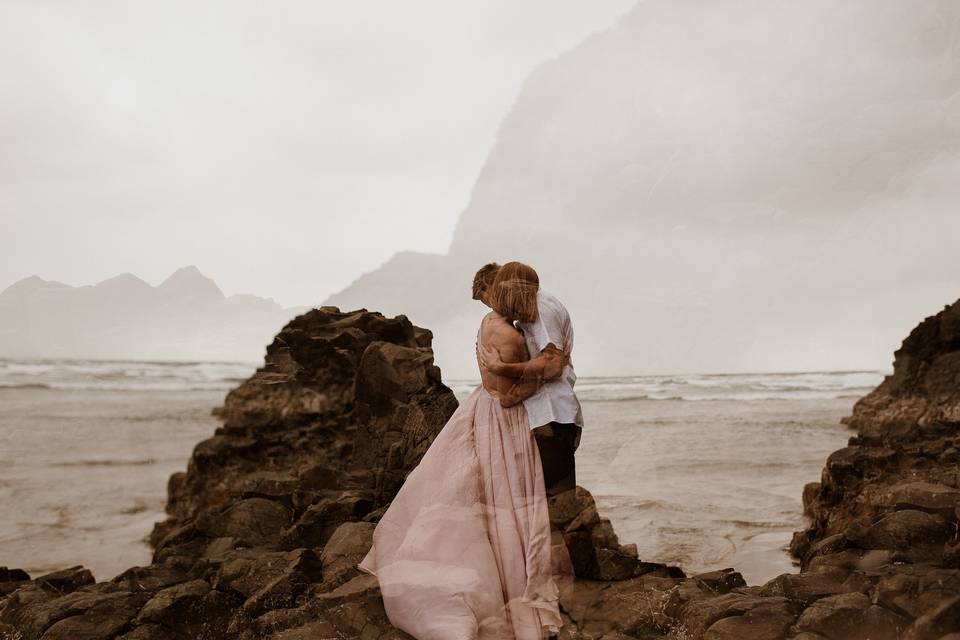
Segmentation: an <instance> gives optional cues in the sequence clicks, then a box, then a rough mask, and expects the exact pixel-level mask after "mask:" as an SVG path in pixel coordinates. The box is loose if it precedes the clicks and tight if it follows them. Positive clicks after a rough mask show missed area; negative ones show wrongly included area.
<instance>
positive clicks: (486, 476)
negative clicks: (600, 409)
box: [359, 262, 583, 640]
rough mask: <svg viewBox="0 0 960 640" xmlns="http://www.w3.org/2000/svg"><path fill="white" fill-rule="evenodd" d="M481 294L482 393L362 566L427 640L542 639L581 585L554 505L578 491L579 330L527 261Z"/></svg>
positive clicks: (406, 494) (482, 277)
mask: <svg viewBox="0 0 960 640" xmlns="http://www.w3.org/2000/svg"><path fill="white" fill-rule="evenodd" d="M473 298H474V299H475V300H479V301H481V302H483V303H484V304H485V305H487V306H488V307H490V309H491V311H490V313H488V314H487V315H486V316H485V317H484V318H483V320H482V322H481V324H480V329H479V331H478V333H477V345H476V351H477V362H478V365H479V367H480V376H481V384H480V386H478V387H477V388H476V389H475V390H474V391H473V392H472V393H471V394H470V397H468V398H467V399H466V400H465V401H464V402H463V403H462V404H461V405H460V406H459V408H458V409H457V410H456V412H454V414H453V415H452V416H451V417H450V420H449V421H448V422H447V424H446V425H444V427H443V429H442V430H441V431H440V433H439V434H438V435H437V437H436V439H434V441H433V443H432V444H431V445H430V448H429V449H428V450H427V452H426V453H425V454H424V456H423V459H422V460H421V461H420V464H419V465H417V467H416V468H415V469H414V470H413V471H412V472H411V473H410V474H409V476H408V477H407V479H406V481H405V483H404V485H403V487H401V489H400V491H399V492H398V493H397V495H396V497H395V498H394V500H393V502H392V503H391V504H390V507H389V508H388V509H387V511H386V512H385V513H384V514H383V517H382V518H381V519H380V522H379V523H378V524H377V527H376V529H375V531H374V534H373V547H372V548H371V549H370V552H369V553H368V554H367V556H366V557H365V558H364V559H363V561H362V562H361V563H360V565H359V568H360V569H362V570H364V571H366V572H368V573H372V574H374V575H376V576H377V579H378V581H379V583H380V589H381V592H382V594H383V604H384V608H385V609H386V612H387V616H388V617H389V618H390V621H391V622H392V623H393V624H394V626H396V627H398V628H399V629H402V630H404V631H406V632H407V633H409V634H410V635H412V636H414V637H415V638H417V639H418V640H474V639H476V640H486V639H491V640H493V639H496V640H501V639H516V640H527V639H539V638H544V637H547V636H550V635H553V634H556V633H557V632H558V631H559V628H560V626H561V624H562V621H561V618H560V611H559V606H558V600H559V594H560V589H561V588H562V587H563V586H564V585H566V584H569V581H570V580H572V578H573V570H572V566H571V564H570V557H569V555H568V554H567V550H566V547H565V546H564V543H563V538H562V536H560V535H559V532H553V533H551V530H550V518H549V514H548V512H547V496H548V495H555V494H557V493H560V492H562V491H566V490H570V489H573V488H574V486H575V485H576V480H575V473H574V451H575V450H576V448H577V445H578V444H579V441H580V430H581V427H582V426H583V417H582V415H581V411H580V403H579V402H578V400H577V397H576V395H575V393H574V391H573V385H574V382H575V381H576V375H575V374H574V372H573V366H572V365H571V363H570V353H571V351H572V348H573V325H572V323H571V321H570V315H569V314H568V313H567V310H566V308H565V307H564V306H563V305H562V304H561V303H560V301H559V300H557V299H556V298H555V297H553V296H551V295H550V294H548V293H547V292H545V291H543V290H541V289H540V281H539V278H538V276H537V272H536V271H534V270H533V268H532V267H529V266H527V265H525V264H522V263H519V262H508V263H507V264H504V265H503V266H500V265H497V264H493V263H491V264H488V265H486V266H484V267H483V268H481V269H480V270H479V271H478V272H477V274H476V276H475V278H474V281H473Z"/></svg>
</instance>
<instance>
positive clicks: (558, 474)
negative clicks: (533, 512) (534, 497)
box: [533, 422, 582, 496]
mask: <svg viewBox="0 0 960 640" xmlns="http://www.w3.org/2000/svg"><path fill="white" fill-rule="evenodd" d="M581 431H582V429H581V428H580V427H579V426H578V425H575V424H562V423H559V422H551V423H550V424H545V425H543V426H542V427H537V428H536V429H534V430H533V436H534V438H535V439H536V441H537V448H538V449H539V450H540V463H541V464H542V465H543V484H544V486H545V487H546V490H547V495H548V496H554V495H557V494H558V493H563V492H564V491H568V490H570V489H573V488H574V487H576V486H577V468H576V462H575V459H574V452H575V451H576V450H577V447H578V446H580V432H581Z"/></svg>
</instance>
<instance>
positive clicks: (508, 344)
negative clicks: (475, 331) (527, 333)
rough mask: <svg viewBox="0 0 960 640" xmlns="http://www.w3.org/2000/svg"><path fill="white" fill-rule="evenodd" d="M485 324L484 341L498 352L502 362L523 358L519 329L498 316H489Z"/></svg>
mask: <svg viewBox="0 0 960 640" xmlns="http://www.w3.org/2000/svg"><path fill="white" fill-rule="evenodd" d="M485 325H486V326H485V331H484V337H485V339H486V341H487V342H488V344H489V345H490V346H492V347H495V348H496V349H497V350H498V351H499V352H500V355H501V357H502V358H503V359H504V362H510V361H517V360H522V359H524V356H525V351H524V349H525V343H524V341H523V335H522V334H521V333H520V332H519V331H517V330H516V329H515V328H514V327H512V326H511V325H510V324H509V323H507V322H506V321H504V320H502V319H499V318H491V319H490V320H487V321H486V322H485Z"/></svg>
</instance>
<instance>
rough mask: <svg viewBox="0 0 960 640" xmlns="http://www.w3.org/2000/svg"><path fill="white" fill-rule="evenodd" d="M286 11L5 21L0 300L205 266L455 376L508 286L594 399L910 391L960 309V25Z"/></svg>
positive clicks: (213, 8)
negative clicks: (515, 269)
mask: <svg viewBox="0 0 960 640" xmlns="http://www.w3.org/2000/svg"><path fill="white" fill-rule="evenodd" d="M283 7H284V8H283V10H279V11H274V12H272V13H269V14H266V13H265V12H264V11H263V10H261V9H259V8H258V7H257V5H255V4H252V3H249V4H248V3H240V4H229V5H228V4H213V5H211V4H204V8H203V9H199V10H198V9H197V8H196V7H194V6H193V5H187V4H180V3H173V4H164V5H159V4H153V5H150V4H137V3H123V4H120V3H117V4H104V3H100V4H94V5H92V6H90V5H87V6H85V7H83V8H80V7H74V6H73V5H67V4H65V3H64V4H45V5H42V6H39V5H36V4H35V3H17V2H13V3H7V4H6V5H5V6H4V8H3V9H2V11H3V12H4V13H5V14H6V15H5V16H3V18H5V19H3V20H0V30H4V33H0V54H3V55H2V58H0V72H2V74H3V77H4V78H5V79H7V80H8V81H7V82H4V83H2V85H0V87H2V88H0V92H2V94H3V95H2V97H3V101H2V103H0V105H2V106H0V109H3V110H4V118H3V120H2V125H0V126H3V128H4V132H3V133H4V139H5V140H6V141H9V144H5V145H4V147H3V148H2V149H0V160H2V163H3V164H2V166H3V173H2V174H0V213H2V224H3V230H2V231H3V233H2V234H0V243H2V246H0V249H2V250H0V280H6V281H10V282H12V281H14V280H16V279H18V278H20V277H24V276H27V275H31V274H34V273H37V274H40V275H42V276H43V277H45V278H49V279H56V280H62V281H65V282H68V283H70V284H87V283H92V282H96V281H98V280H99V279H104V278H106V277H109V276H112V275H115V274H117V273H120V272H124V271H131V272H134V273H136V274H138V275H140V276H141V277H143V278H144V279H145V280H147V281H148V282H159V281H160V280H162V279H163V277H165V276H166V275H167V274H168V273H170V272H172V271H173V270H174V269H175V268H177V267H180V266H183V265H185V264H196V265H198V266H199V267H200V268H201V270H202V271H203V273H204V274H206V275H208V276H210V277H212V278H213V279H214V280H216V281H217V283H218V284H219V285H220V286H221V288H222V289H223V290H224V291H225V292H226V293H228V294H230V293H246V292H249V293H256V294H259V295H263V296H270V297H274V298H275V299H276V300H277V301H278V302H279V303H281V304H282V305H286V306H289V305H295V304H319V303H320V302H321V301H324V300H326V301H328V302H330V303H333V304H337V305H340V306H341V307H344V308H358V307H366V308H369V309H377V310H381V311H383V312H385V313H389V314H396V313H405V314H407V315H408V316H409V317H410V318H411V319H412V320H413V321H414V322H416V323H418V324H420V325H422V326H426V327H429V328H431V329H432V330H434V332H435V335H436V345H437V349H436V350H437V357H438V361H439V363H440V364H441V366H442V367H443V368H444V371H445V374H447V375H454V376H468V375H472V374H473V371H474V364H473V363H472V362H471V358H472V345H473V333H474V331H475V329H476V326H477V322H478V320H479V317H480V316H481V315H482V314H483V312H484V309H483V308H482V307H481V306H480V305H479V304H477V303H476V302H473V301H471V300H470V299H469V298H470V297H469V284H470V278H471V277H472V274H473V271H474V270H475V269H476V268H478V267H479V266H480V265H481V264H483V263H484V262H487V261H490V260H499V261H505V260H510V259H519V260H523V261H526V262H529V263H531V264H532V265H533V266H534V267H536V268H537V269H538V270H539V271H540V274H541V280H542V282H543V285H544V287H545V288H547V289H549V290H551V291H552V292H554V293H556V294H557V295H559V296H560V297H561V299H562V300H564V302H565V303H566V304H567V306H568V308H569V309H570V311H571V314H572V316H573V319H574V323H575V326H576V331H577V346H576V349H575V353H576V355H575V362H576V363H577V368H578V371H580V372H581V373H586V374H593V375H601V374H614V373H617V374H623V373H661V372H689V371H713V372H727V371H729V372H732V371H783V370H824V369H859V368H869V369H880V368H885V367H887V366H888V365H889V362H890V360H891V353H892V351H893V349H894V348H896V346H897V345H898V344H899V341H900V340H901V339H902V338H903V337H904V336H905V335H906V333H907V332H908V331H909V329H910V328H911V327H912V326H914V325H915V324H916V322H917V321H918V320H919V319H920V318H922V317H923V316H925V315H929V314H932V313H934V312H936V311H937V310H938V309H939V308H941V307H942V305H944V304H946V303H948V302H951V301H953V300H955V299H956V298H957V297H958V296H960V276H958V274H960V252H957V251H956V250H955V246H956V240H957V239H958V238H960V216H958V215H957V213H956V209H955V203H956V202H957V201H958V199H960V5H958V4H957V3H956V2H953V1H952V0H933V1H931V2H925V3H922V4H918V3H915V2H911V1H910V0H885V1H884V2H880V3H877V2H873V1H872V0H851V1H849V2H845V3H842V4H841V5H837V4H836V3H834V2H827V1H826V0H812V1H810V2H805V3H796V2H792V1H787V0H723V1H719V2H711V3H703V2H699V1H695V0H645V1H642V2H639V3H612V2H611V3H604V4H602V5H597V4H596V3H594V6H590V7H586V6H581V5H580V4H577V3H573V2H569V3H560V4H556V3H546V2H536V3H522V6H520V7H517V6H513V5H508V4H506V3H502V4H496V3H495V4H490V3H482V4H481V3H446V4H444V3H417V4H416V5H414V6H412V7H411V6H400V5H387V4H385V3H384V4H372V3H361V4H356V3H353V4H351V5H349V6H347V5H343V6H341V5H339V4H337V5H335V4H329V5H327V4H323V5H318V4H313V3H305V4H285V5H283ZM38 45H42V46H38ZM381 265H382V266H381Z"/></svg>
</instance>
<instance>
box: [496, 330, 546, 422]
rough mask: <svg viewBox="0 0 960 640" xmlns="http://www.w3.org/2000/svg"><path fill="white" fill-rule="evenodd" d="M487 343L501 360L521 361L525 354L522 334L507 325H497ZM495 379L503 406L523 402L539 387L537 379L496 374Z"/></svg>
mask: <svg viewBox="0 0 960 640" xmlns="http://www.w3.org/2000/svg"><path fill="white" fill-rule="evenodd" d="M487 344H488V346H489V347H492V348H493V349H494V350H495V351H496V352H497V354H498V355H499V359H500V360H502V361H503V362H522V361H523V359H524V358H526V355H527V354H526V347H525V345H524V342H523V336H521V335H520V334H519V333H518V332H517V331H516V330H514V329H513V328H511V327H508V326H504V327H502V328H500V327H498V328H496V329H495V330H494V331H492V332H491V336H490V340H489V341H488V342H487ZM496 381H497V395H498V396H499V398H500V404H501V405H502V406H504V407H512V406H513V405H515V404H518V403H520V402H523V401H524V400H526V399H527V398H529V397H530V396H532V395H533V394H534V393H536V392H537V389H538V388H539V387H540V385H539V384H538V382H537V380H514V379H512V378H507V377H504V376H500V375H498V376H496Z"/></svg>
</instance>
